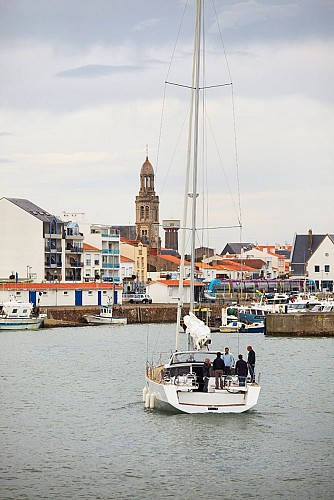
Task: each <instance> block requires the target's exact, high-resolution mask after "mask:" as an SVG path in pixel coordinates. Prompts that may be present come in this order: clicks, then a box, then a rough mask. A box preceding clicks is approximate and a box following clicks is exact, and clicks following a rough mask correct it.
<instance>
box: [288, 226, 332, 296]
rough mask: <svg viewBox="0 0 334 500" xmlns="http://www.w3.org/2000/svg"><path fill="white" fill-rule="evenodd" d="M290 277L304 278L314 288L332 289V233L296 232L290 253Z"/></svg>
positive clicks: (320, 289)
mask: <svg viewBox="0 0 334 500" xmlns="http://www.w3.org/2000/svg"><path fill="white" fill-rule="evenodd" d="M291 277H292V278H300V279H304V280H305V284H306V285H308V284H310V285H312V286H313V287H314V288H315V290H319V291H333V282H334V235H333V234H313V231H312V229H310V230H309V231H308V234H296V235H295V237H294V242H293V245H292V253H291Z"/></svg>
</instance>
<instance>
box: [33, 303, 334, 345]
mask: <svg viewBox="0 0 334 500" xmlns="http://www.w3.org/2000/svg"><path fill="white" fill-rule="evenodd" d="M210 309H211V311H212V317H214V318H217V319H219V318H220V316H221V306H218V305H215V304H213V305H212V306H210ZM188 311H189V307H187V306H186V305H185V307H184V310H183V313H184V314H186V313H187V312H188ZM41 312H42V313H44V314H47V318H45V320H44V325H43V326H44V328H53V327H60V326H61V327H62V326H63V327H66V326H87V323H86V321H85V320H84V319H83V315H84V314H91V313H94V314H98V313H99V307H97V306H95V307H92V306H89V307H88V306H76V307H73V306H72V307H71V306H68V307H48V308H47V309H46V308H45V309H43V308H41ZM176 314H177V306H176V304H175V305H174V304H149V305H144V304H125V305H123V306H119V305H116V306H114V315H115V316H125V317H126V318H127V320H128V324H134V323H175V321H176ZM265 334H266V335H267V336H277V337H278V336H281V337H282V336H289V337H299V336H310V337H333V336H334V313H302V314H301V313H300V314H269V315H268V316H267V319H266V332H265Z"/></svg>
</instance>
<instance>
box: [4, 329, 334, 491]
mask: <svg viewBox="0 0 334 500" xmlns="http://www.w3.org/2000/svg"><path fill="white" fill-rule="evenodd" d="M174 330H175V327H174V326H173V325H166V324H162V325H158V324H150V325H127V326H98V327H89V326H87V327H81V328H56V329H50V330H40V331H37V332H1V333H0V371H1V410H0V412H1V422H0V425H1V458H0V470H1V473H0V498H1V499H15V500H19V499H33V500H37V499H57V500H62V499H75V500H77V499H114V498H115V499H128V498H135V499H158V498H159V499H165V498H180V499H190V498H211V499H218V498H222V499H232V498H233V499H241V498H242V499H244V498H247V499H250V498H256V499H264V498H268V497H270V498H274V499H275V498H278V499H285V498H286V499H295V498H296V499H311V498H312V499H313V498H319V499H330V498H333V491H334V489H333V449H334V447H333V410H334V395H333V371H334V369H333V367H334V342H333V339H331V338H276V337H275V338H267V337H265V336H263V335H261V334H240V335H238V334H219V333H214V334H213V335H212V337H213V342H212V346H211V350H222V349H223V348H224V347H225V346H229V347H230V350H231V351H232V353H233V354H234V356H235V357H237V355H238V353H239V352H240V353H242V354H243V355H244V357H245V356H246V354H247V351H246V347H247V345H249V344H251V345H252V346H253V348H254V350H255V352H256V356H257V363H256V372H257V374H259V373H261V380H260V382H261V387H262V389H261V394H260V399H259V402H258V405H257V406H256V407H255V408H254V409H253V410H251V411H249V412H248V413H244V414H239V415H229V414H227V415H211V414H210V415H184V414H174V415H173V414H172V415H171V414H164V413H159V412H157V411H156V410H147V409H146V410H145V409H144V404H143V402H142V393H143V387H144V371H145V364H146V359H147V357H149V359H150V360H151V359H152V356H153V357H154V359H155V360H157V359H158V358H159V355H160V354H161V355H162V357H163V358H164V356H165V355H167V354H168V353H169V352H170V351H171V350H173V349H174V346H175V339H174V337H175V331H174ZM185 347H186V342H185V335H184V334H180V348H185ZM153 353H154V354H153Z"/></svg>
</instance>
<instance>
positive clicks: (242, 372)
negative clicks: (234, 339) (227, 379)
mask: <svg viewBox="0 0 334 500" xmlns="http://www.w3.org/2000/svg"><path fill="white" fill-rule="evenodd" d="M238 358H239V359H238V361H237V362H236V364H235V373H236V375H238V379H239V385H246V377H247V374H248V367H247V363H246V361H244V360H243V359H242V354H239V356H238Z"/></svg>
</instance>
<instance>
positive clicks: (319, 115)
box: [0, 0, 334, 252]
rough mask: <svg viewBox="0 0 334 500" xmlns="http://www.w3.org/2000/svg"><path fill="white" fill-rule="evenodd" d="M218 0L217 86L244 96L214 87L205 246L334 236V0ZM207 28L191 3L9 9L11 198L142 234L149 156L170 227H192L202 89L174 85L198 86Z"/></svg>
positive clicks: (1, 125)
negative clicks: (187, 193) (181, 222)
mask: <svg viewBox="0 0 334 500" xmlns="http://www.w3.org/2000/svg"><path fill="white" fill-rule="evenodd" d="M206 3H207V4H208V10H207V11H206V13H205V26H206V28H205V32H206V49H207V54H208V56H207V59H206V65H205V68H206V84H207V85H208V86H211V85H220V84H222V83H228V82H230V81H232V82H233V87H231V86H230V85H228V86H226V87H217V88H213V89H211V90H208V91H206V95H207V101H206V112H205V113H206V116H207V125H206V130H209V134H208V135H211V138H210V139H208V140H207V144H208V147H209V146H211V149H212V150H215V152H214V153H211V152H210V153H209V152H205V153H203V156H204V155H205V158H206V159H205V160H203V163H204V162H207V163H208V164H209V168H208V172H209V173H208V174H207V173H203V177H205V176H206V175H208V179H207V181H206V188H205V189H207V190H208V193H209V196H208V199H209V204H210V205H208V206H209V208H208V206H207V205H205V204H204V202H203V205H199V207H200V208H199V211H202V212H203V214H204V212H205V213H206V212H208V213H209V214H210V217H211V216H212V221H211V219H210V222H209V221H207V222H204V218H205V217H204V215H203V227H204V226H206V225H207V226H210V227H216V228H218V229H216V230H215V231H212V234H210V236H209V239H208V241H206V242H204V241H201V242H199V244H205V245H209V246H211V247H213V248H215V249H216V250H217V251H218V252H220V251H221V250H222V249H223V248H224V246H225V244H226V243H227V242H237V241H243V242H252V243H258V244H274V243H278V244H282V245H283V244H286V243H292V242H293V238H294V235H295V234H296V233H297V234H306V233H307V231H308V230H309V229H312V230H313V233H315V234H326V233H330V234H333V233H334V228H333V222H332V217H333V216H332V214H333V212H334V196H333V187H334V165H333V159H334V140H333V137H334V105H333V104H334V103H333V96H334V90H333V81H334V57H333V54H334V0H295V1H293V0H290V1H288V0H287V1H285V0H262V1H260V0H259V1H257V0H248V1H247V0H244V1H238V0H215V2H214V3H213V2H212V1H211V0H207V2H206ZM193 16H194V2H193V1H192V0H189V1H188V2H186V0H168V2H166V0H94V1H93V0H10V1H9V0H0V85H1V87H0V108H1V109H0V116H1V121H0V197H13V198H26V199H29V200H30V201H32V202H33V203H35V204H36V205H38V206H40V207H41V208H43V209H45V210H46V211H48V212H50V213H53V214H55V215H59V216H61V215H62V213H63V212H80V213H82V212H83V213H85V217H86V220H87V221H88V222H94V223H103V224H111V225H128V224H134V223H135V196H136V195H138V192H139V174H140V168H141V165H142V163H143V162H144V161H145V157H146V152H147V151H148V156H149V159H150V161H151V163H152V165H153V168H154V170H155V173H156V177H155V190H156V194H157V195H158V196H159V198H160V220H162V219H168V218H176V219H182V213H183V199H184V194H183V193H184V170H185V167H184V164H185V160H184V152H186V149H187V148H186V137H187V132H186V131H187V127H186V125H185V123H186V119H187V113H188V109H189V90H188V89H185V88H183V87H177V86H173V85H169V84H168V85H165V81H166V80H168V81H170V82H173V83H179V84H182V85H190V83H191V52H192V44H193V41H192V38H193V34H192V32H193ZM182 19H183V22H182V24H181V20H182ZM217 20H218V23H217ZM222 41H223V44H222ZM223 48H224V50H225V53H226V58H227V61H228V66H227V65H226V63H225V57H224V51H223ZM230 79H231V80H230ZM232 88H233V101H231V96H232ZM211 129H212V130H213V129H215V130H218V134H217V135H214V132H213V131H212V134H210V131H211ZM215 133H216V132H215ZM203 135H204V133H203ZM183 143H184V144H183ZM235 145H236V149H235ZM211 149H210V150H211ZM214 155H215V156H214ZM236 159H237V161H236ZM206 168H207V167H206ZM203 172H204V171H203ZM199 198H201V196H199ZM203 199H204V196H203ZM240 210H241V212H240ZM239 213H241V219H240V217H239ZM239 220H241V222H242V230H240V228H239V227H235V226H238V225H239V223H238V221H239ZM231 227H232V228H231ZM210 233H211V232H210ZM161 236H162V237H163V231H162V230H161Z"/></svg>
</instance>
